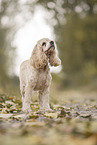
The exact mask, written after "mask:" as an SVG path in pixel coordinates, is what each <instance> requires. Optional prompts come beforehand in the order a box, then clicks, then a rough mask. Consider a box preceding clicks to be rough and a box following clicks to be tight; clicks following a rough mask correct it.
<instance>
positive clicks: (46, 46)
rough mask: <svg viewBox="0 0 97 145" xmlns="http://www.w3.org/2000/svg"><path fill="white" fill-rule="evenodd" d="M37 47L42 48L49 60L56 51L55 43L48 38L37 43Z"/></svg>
mask: <svg viewBox="0 0 97 145" xmlns="http://www.w3.org/2000/svg"><path fill="white" fill-rule="evenodd" d="M37 45H38V46H39V47H40V49H41V51H42V52H43V53H45V55H46V56H47V57H48V58H49V57H50V55H51V54H52V53H53V52H54V50H55V42H54V41H53V40H50V39H48V38H44V39H41V40H39V41H38V42H37Z"/></svg>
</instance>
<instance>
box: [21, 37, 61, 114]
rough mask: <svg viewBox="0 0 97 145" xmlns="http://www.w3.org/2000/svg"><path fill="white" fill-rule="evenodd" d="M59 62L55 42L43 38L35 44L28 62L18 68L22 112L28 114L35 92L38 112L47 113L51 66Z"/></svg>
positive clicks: (48, 108)
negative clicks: (38, 107)
mask: <svg viewBox="0 0 97 145" xmlns="http://www.w3.org/2000/svg"><path fill="white" fill-rule="evenodd" d="M60 64H61V60H60V59H59V57H58V56H57V53H56V48H55V42H54V41H52V40H50V39H48V38H44V39H41V40H39V41H38V42H37V44H36V45H35V47H34V49H33V52H32V55H31V57H30V59H29V60H26V61H24V62H23V63H22V64H21V66H20V90H21V95H22V103H23V107H22V110H23V111H24V112H30V111H31V109H30V103H31V96H32V93H33V91H37V94H38V98H39V105H40V111H42V112H45V111H49V110H50V107H49V89H50V84H51V79H52V77H51V74H50V68H49V65H51V66H58V65H60Z"/></svg>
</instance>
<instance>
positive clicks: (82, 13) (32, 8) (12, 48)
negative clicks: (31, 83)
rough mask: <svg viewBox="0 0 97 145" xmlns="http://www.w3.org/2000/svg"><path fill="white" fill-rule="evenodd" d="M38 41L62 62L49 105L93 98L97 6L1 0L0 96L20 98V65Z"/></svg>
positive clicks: (92, 1)
mask: <svg viewBox="0 0 97 145" xmlns="http://www.w3.org/2000/svg"><path fill="white" fill-rule="evenodd" d="M43 37H49V38H51V39H54V41H55V42H56V45H57V49H58V52H59V57H60V58H61V60H62V66H61V67H59V68H57V69H52V76H53V81H52V85H51V92H50V98H51V99H50V100H51V101H52V102H53V103H58V101H60V103H62V101H63V100H64V99H65V97H68V96H73V95H74V96H75V95H80V94H83V95H84V94H86V93H88V94H93V93H97V0H0V93H7V94H9V95H16V96H17V97H20V93H19V66H20V63H21V62H22V61H23V60H25V59H27V58H29V57H30V54H31V52H32V49H33V47H34V45H35V43H36V42H37V40H39V39H41V38H43ZM54 72H55V73H54ZM57 72H58V73H57Z"/></svg>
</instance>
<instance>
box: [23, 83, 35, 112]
mask: <svg viewBox="0 0 97 145" xmlns="http://www.w3.org/2000/svg"><path fill="white" fill-rule="evenodd" d="M32 90H33V88H32V87H31V85H29V84H28V85H27V86H26V87H25V97H24V100H23V107H22V110H23V111H24V112H26V113H28V112H31V108H30V104H31V96H32Z"/></svg>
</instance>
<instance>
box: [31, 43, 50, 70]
mask: <svg viewBox="0 0 97 145" xmlns="http://www.w3.org/2000/svg"><path fill="white" fill-rule="evenodd" d="M47 63H48V59H47V56H46V55H45V53H44V52H43V51H42V46H40V45H38V44H36V45H35V47H34V49H33V52H32V55H31V57H30V65H32V66H33V67H34V68H36V69H44V68H45V66H46V65H47Z"/></svg>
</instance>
